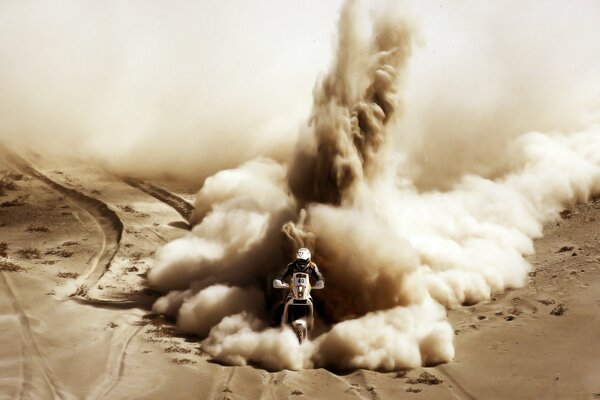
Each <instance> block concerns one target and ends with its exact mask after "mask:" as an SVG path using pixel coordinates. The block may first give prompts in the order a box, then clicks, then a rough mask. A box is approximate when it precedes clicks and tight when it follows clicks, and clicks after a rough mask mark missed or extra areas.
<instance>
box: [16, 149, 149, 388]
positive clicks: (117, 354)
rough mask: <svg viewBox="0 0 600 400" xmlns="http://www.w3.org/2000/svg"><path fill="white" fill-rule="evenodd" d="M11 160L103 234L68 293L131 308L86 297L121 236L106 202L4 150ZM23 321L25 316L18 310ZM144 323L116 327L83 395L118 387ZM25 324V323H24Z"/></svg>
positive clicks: (102, 304) (107, 304)
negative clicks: (100, 372)
mask: <svg viewBox="0 0 600 400" xmlns="http://www.w3.org/2000/svg"><path fill="white" fill-rule="evenodd" d="M7 154H8V157H9V158H10V161H11V163H12V164H14V166H15V167H16V169H18V170H20V171H21V172H23V173H26V174H28V175H30V176H31V177H33V178H35V179H38V180H39V181H41V182H43V183H45V184H46V185H48V186H50V187H51V188H52V189H54V190H55V191H57V192H59V193H61V194H64V195H66V196H67V197H68V198H69V199H70V200H71V201H72V202H73V203H74V204H75V205H77V206H78V207H79V208H80V209H81V210H83V211H84V212H86V213H87V214H89V215H90V217H91V218H92V220H93V221H94V222H95V223H96V225H97V227H98V232H99V234H100V235H101V237H102V245H101V248H100V250H99V251H98V252H97V253H96V255H95V256H94V257H93V258H92V259H91V260H90V263H89V265H90V266H89V268H87V269H86V271H85V272H84V273H83V274H81V277H80V278H79V279H78V280H77V283H78V287H77V290H76V291H75V292H73V293H71V294H70V295H69V297H70V298H71V299H72V300H75V301H76V302H77V303H79V304H84V305H92V306H100V307H109V308H117V309H118V308H132V307H136V306H137V305H138V304H137V302H136V301H122V300H114V301H113V300H104V299H94V298H91V297H89V296H88V290H89V288H91V287H93V286H94V285H96V284H97V282H98V281H99V280H100V279H101V278H102V276H103V275H104V273H105V272H106V271H108V269H109V268H110V264H111V262H112V260H113V259H114V257H115V255H116V254H117V252H118V251H119V247H120V241H121V237H122V235H123V229H124V226H123V223H122V221H121V219H120V218H119V217H118V215H117V214H116V213H115V212H114V211H113V210H111V209H110V208H109V207H108V205H107V204H106V203H104V202H102V201H100V200H98V199H95V198H93V197H90V196H87V195H85V194H83V193H81V192H79V191H77V190H75V189H72V188H68V187H66V186H63V185H61V184H60V183H58V182H56V181H54V180H52V179H50V178H49V177H48V176H46V175H44V174H43V173H41V172H39V171H38V170H37V169H35V168H34V167H33V166H32V165H31V164H29V163H28V162H27V161H26V160H25V159H23V158H22V157H20V156H19V155H17V154H15V153H12V152H10V153H9V152H7ZM20 315H22V317H23V318H25V320H27V318H26V315H25V313H24V312H23V311H21V313H20ZM144 325H145V323H143V322H142V323H139V322H133V323H132V322H130V321H128V322H127V323H126V324H125V327H124V328H121V329H119V331H118V332H117V333H115V334H114V335H113V339H112V340H111V344H110V351H109V357H108V359H107V366H106V367H105V371H104V373H105V375H104V378H103V379H102V380H101V382H100V383H99V384H98V385H97V386H96V387H95V389H91V390H90V393H91V394H90V395H89V396H87V397H86V398H91V399H101V398H106V396H108V394H109V393H110V392H111V391H112V390H113V389H114V388H115V387H116V386H117V384H118V383H119V382H120V380H121V378H122V376H123V370H124V368H125V357H126V354H127V348H128V346H129V344H130V342H131V340H132V339H133V337H134V336H135V335H136V334H137V333H138V332H139V331H140V330H141V329H142V327H143V326H144ZM27 327H28V323H27ZM29 338H30V339H31V343H33V345H34V346H35V342H34V341H33V336H32V334H31V332H30V331H29ZM35 351H36V353H35V354H37V356H38V359H39V362H40V363H41V365H42V366H43V367H44V371H46V376H47V380H48V381H49V382H50V383H52V387H53V395H54V394H55V393H56V395H54V398H60V399H63V398H64V399H70V398H71V396H69V397H66V396H65V395H63V394H62V393H61V392H60V391H58V389H56V387H57V386H56V383H55V380H54V378H53V377H52V375H51V372H50V370H49V369H48V368H47V367H46V364H45V362H44V360H43V358H42V357H41V355H40V353H39V351H37V348H35Z"/></svg>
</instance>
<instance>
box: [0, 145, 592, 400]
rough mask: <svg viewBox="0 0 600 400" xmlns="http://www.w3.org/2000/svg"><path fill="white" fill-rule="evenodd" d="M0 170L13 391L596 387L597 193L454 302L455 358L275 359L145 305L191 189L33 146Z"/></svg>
mask: <svg viewBox="0 0 600 400" xmlns="http://www.w3.org/2000/svg"><path fill="white" fill-rule="evenodd" d="M0 169H1V173H2V187H1V189H2V191H1V197H0V227H1V232H2V235H1V238H0V242H1V243H0V269H1V273H0V286H1V290H0V313H1V316H0V329H1V331H2V338H3V340H2V341H1V342H0V354H1V358H0V360H1V362H0V397H1V398H3V399H13V398H21V399H53V398H59V399H100V398H106V399H136V398H137V399H163V398H172V399H187V398H195V399H230V400H234V399H284V398H297V399H302V398H310V399H332V398H336V399H344V398H347V399H352V398H358V399H413V398H414V399H418V398H422V399H425V398H436V399H492V398H493V399H515V398H522V399H531V398H544V399H566V398H568V399H592V398H600V361H598V360H600V347H599V346H598V345H597V339H598V332H600V317H599V316H598V313H599V311H600V300H599V298H598V293H599V291H600V270H599V268H598V266H599V264H600V252H599V251H598V241H599V240H600V229H599V224H600V200H594V201H591V202H589V203H585V204H579V205H577V206H575V207H574V208H572V209H569V210H565V211H564V212H562V213H561V218H560V219H559V220H557V221H554V222H552V223H551V224H549V225H547V226H546V228H545V236H544V238H543V239H541V240H538V241H536V243H535V247H536V254H535V255H534V256H532V257H530V259H529V261H530V262H531V264H532V265H533V267H534V269H533V271H532V272H531V273H530V281H529V284H528V285H527V286H526V287H523V288H521V289H517V290H510V291H508V292H506V293H503V294H498V295H496V296H495V297H493V298H492V300H490V301H487V302H484V303H480V304H477V305H472V306H467V307H463V308H460V309H456V310H451V311H449V317H450V320H451V322H452V325H453V327H454V329H455V334H456V335H455V345H456V358H455V359H454V360H453V361H452V362H450V363H448V364H444V365H438V366H435V367H431V368H419V369H414V370H403V371H396V372H387V373H381V372H373V371H366V370H355V371H328V370H325V369H314V370H302V371H288V370H285V371H279V372H270V371H266V370H264V369H261V368H258V367H255V366H245V367H231V366H227V365H221V364H219V363H217V362H215V361H214V360H211V358H210V357H209V356H207V355H206V354H205V353H204V352H203V351H202V348H201V345H200V340H199V338H196V337H185V336H183V335H180V334H178V333H177V332H176V331H175V329H174V326H173V324H172V323H171V322H169V321H167V320H165V319H164V318H162V317H158V316H156V315H153V314H152V313H151V312H150V308H151V304H152V302H153V301H154V300H155V299H156V297H157V295H158V294H157V293H155V292H153V291H151V290H150V289H148V288H147V287H146V283H145V273H146V272H147V270H148V268H149V267H150V266H151V263H152V254H153V253H154V251H155V250H156V249H157V248H158V247H159V246H161V245H162V244H163V243H165V242H166V241H169V240H172V239H174V238H177V237H180V236H182V235H184V234H185V232H186V229H187V227H188V225H187V220H186V218H187V217H189V215H190V212H191V210H192V208H191V205H190V204H191V200H190V199H191V197H190V195H191V193H192V192H193V191H194V190H195V189H196V188H189V189H188V190H186V189H185V188H184V187H182V185H180V184H173V183H170V182H168V180H164V181H159V182H150V181H147V180H143V179H139V178H135V179H134V178H131V177H118V176H114V175H113V174H110V173H108V172H106V171H104V170H103V169H101V168H99V167H97V166H94V165H91V164H89V163H84V162H82V161H79V160H76V159H65V158H64V157H61V158H57V157H47V156H40V155H35V154H25V155H16V154H14V153H7V154H6V155H4V156H3V157H2V160H1V167H0Z"/></svg>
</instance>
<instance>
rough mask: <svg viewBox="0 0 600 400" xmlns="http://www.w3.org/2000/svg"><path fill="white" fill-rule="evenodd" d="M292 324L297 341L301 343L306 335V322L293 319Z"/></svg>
mask: <svg viewBox="0 0 600 400" xmlns="http://www.w3.org/2000/svg"><path fill="white" fill-rule="evenodd" d="M292 325H293V328H294V333H295V334H296V337H297V338H298V343H300V344H302V342H303V341H305V340H306V337H307V336H308V332H307V329H306V322H304V321H294V323H293V324H292Z"/></svg>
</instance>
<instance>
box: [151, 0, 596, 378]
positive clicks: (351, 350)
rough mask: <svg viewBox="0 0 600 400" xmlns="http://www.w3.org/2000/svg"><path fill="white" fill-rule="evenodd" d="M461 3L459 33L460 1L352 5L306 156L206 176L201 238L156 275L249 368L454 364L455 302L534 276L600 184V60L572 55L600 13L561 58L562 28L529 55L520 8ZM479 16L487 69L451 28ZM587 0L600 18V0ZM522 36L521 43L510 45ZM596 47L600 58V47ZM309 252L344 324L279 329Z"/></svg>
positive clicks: (201, 328)
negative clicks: (296, 262)
mask: <svg viewBox="0 0 600 400" xmlns="http://www.w3.org/2000/svg"><path fill="white" fill-rule="evenodd" d="M461 4H462V5H461V6H460V7H457V8H456V9H453V10H444V12H445V13H447V14H448V15H450V20H452V21H453V22H450V23H448V24H447V25H442V26H444V27H446V28H440V31H437V34H438V35H441V36H445V37H446V40H447V42H443V41H441V42H440V41H436V38H437V39H439V36H435V35H433V36H431V33H430V32H431V30H429V29H430V28H431V25H428V23H427V22H426V21H427V18H428V15H430V16H431V18H432V19H433V21H434V22H436V21H437V22H439V17H440V15H444V16H445V15H446V14H443V12H440V11H435V12H432V13H431V14H428V12H427V11H429V9H430V8H431V6H430V5H426V6H422V7H423V8H422V9H419V7H416V6H413V8H415V9H414V10H412V11H407V10H406V8H403V7H402V5H401V4H399V3H397V2H394V3H392V2H387V3H386V2H383V3H369V4H366V3H364V2H360V1H352V0H350V1H346V2H345V3H344V5H343V7H342V10H341V12H340V19H339V23H338V36H337V45H336V49H335V58H334V60H333V62H332V64H331V68H330V69H329V72H328V73H327V74H325V75H324V76H323V77H322V78H320V79H319V80H318V81H317V83H316V85H315V87H314V91H313V104H312V111H311V113H310V117H309V118H308V123H307V124H306V126H305V127H303V128H302V129H301V132H300V134H299V137H298V141H297V143H296V147H295V150H294V153H293V154H294V155H293V159H292V160H290V162H289V163H282V162H279V161H274V160H270V159H267V158H258V159H255V160H252V161H248V162H245V163H242V164H241V165H240V166H239V167H237V168H233V169H227V170H222V171H220V172H218V173H216V174H215V175H213V176H212V177H210V178H208V179H206V181H205V183H204V185H203V187H202V189H201V190H200V191H199V192H198V194H197V196H196V212H195V214H194V218H193V222H194V224H195V226H194V228H193V230H192V232H191V233H190V234H189V235H188V236H186V237H184V238H182V239H178V240H176V241H173V242H171V243H169V244H167V245H166V246H165V247H164V248H162V249H161V250H160V251H159V252H158V254H157V258H156V263H155V266H154V267H153V268H152V270H151V271H150V272H149V275H148V280H149V282H150V284H151V285H152V286H153V287H155V288H157V289H159V290H160V291H162V292H163V293H165V295H164V296H163V297H162V298H160V299H159V300H158V301H157V302H156V303H155V305H154V311H155V312H158V313H163V314H167V315H170V316H172V317H174V318H176V319H177V326H178V327H179V329H180V330H182V331H184V332H195V333H197V334H199V335H201V336H202V337H204V341H203V347H204V349H205V351H207V352H208V353H209V354H211V355H212V356H213V357H214V358H215V359H216V360H220V361H223V362H227V363H232V364H237V365H244V364H246V363H253V364H258V365H261V366H264V367H266V368H270V369H281V368H291V369H300V368H311V367H328V368H337V369H346V368H369V369H377V370H394V369H398V368H410V367H417V366H421V365H431V364H435V363H440V362H448V361H450V360H452V358H453V357H454V346H453V337H454V331H453V329H452V326H451V325H450V323H449V322H448V320H447V317H446V312H447V309H451V308H455V307H459V306H461V305H465V304H474V303H477V302H480V301H484V300H486V299H489V298H490V297H491V296H492V295H493V294H494V293H498V292H501V291H503V290H506V289H508V288H514V287H520V286H523V285H525V284H526V282H527V272H528V271H529V270H530V266H529V265H528V263H527V261H526V259H525V256H527V255H529V254H532V253H533V251H534V249H533V239H535V238H539V237H540V236H541V235H542V228H543V224H544V223H545V222H547V221H551V220H552V219H553V218H556V217H557V214H558V212H559V211H560V210H561V209H562V208H563V207H565V206H566V205H568V204H572V203H573V202H576V201H585V200H586V199H588V198H589V197H590V196H592V195H595V194H599V193H600V128H599V127H598V125H594V122H596V123H597V122H598V121H597V120H595V118H596V117H597V116H598V114H597V112H598V106H599V105H600V102H598V100H599V99H598V96H597V93H596V95H595V97H594V95H593V93H592V92H593V91H590V88H589V87H588V86H587V85H586V84H585V82H591V83H590V85H591V86H592V87H595V86H594V85H595V83H593V82H592V81H590V78H591V77H592V76H595V77H596V78H597V72H596V73H595V74H592V73H591V72H590V71H591V70H588V69H587V68H586V67H584V66H578V67H574V66H573V65H572V63H573V62H575V61H578V60H581V54H580V53H579V51H581V50H582V49H587V48H588V46H589V43H588V42H589V37H590V33H592V32H596V33H597V28H592V25H593V24H591V22H592V20H593V18H590V19H585V18H583V17H582V18H583V19H582V20H581V22H582V24H583V26H584V27H585V28H586V29H583V28H582V29H583V30H582V32H579V33H569V34H565V37H566V38H567V39H569V40H573V46H572V47H571V48H568V45H569V44H570V43H562V42H561V43H562V45H563V47H561V49H564V53H561V54H559V55H556V54H555V53H553V52H548V49H549V48H553V44H554V43H557V42H555V41H552V40H551V39H553V38H556V35H557V34H556V31H555V30H554V25H553V24H552V23H549V24H548V25H547V26H546V25H540V33H539V38H540V39H541V40H540V41H536V40H534V39H535V38H534V39H531V40H532V42H531V43H533V44H535V47H532V48H530V49H529V50H530V51H529V52H527V51H525V48H524V47H520V46H519V45H518V43H517V41H516V40H515V38H517V39H518V38H519V34H522V33H523V32H522V31H521V29H523V27H524V26H528V24H529V21H528V19H527V18H524V17H523V15H525V14H526V13H525V14H521V13H522V12H525V11H523V10H522V9H520V8H519V7H520V6H518V5H516V3H510V2H508V3H505V2H503V3H501V4H503V5H502V6H498V7H499V8H500V9H501V10H500V11H502V12H501V13H500V14H499V15H500V17H498V18H496V17H494V15H495V14H494V12H489V11H487V12H484V10H482V9H481V8H479V7H480V6H478V5H476V4H473V3H469V2H466V3H464V4H463V3H461ZM499 4H500V3H499ZM505 4H506V5H505ZM519 4H520V3H519ZM407 7H408V6H407ZM504 7H506V8H504ZM524 7H525V9H527V10H530V11H531V10H533V11H536V10H537V11H539V12H540V13H541V15H542V16H547V15H546V14H547V12H542V11H540V10H539V9H538V8H537V6H535V5H534V4H533V3H527V5H526V6H524ZM553 7H555V8H556V7H558V8H560V7H562V6H561V5H559V4H556V3H553ZM467 10H470V12H472V13H473V15H472V18H473V19H472V20H471V21H469V23H468V24H466V25H465V26H466V28H465V31H466V32H467V33H473V32H486V29H488V28H487V26H488V24H489V23H491V24H492V25H494V23H495V24H496V27H491V28H489V29H490V31H489V32H490V35H489V37H491V38H489V37H488V36H486V38H485V39H483V38H481V36H476V35H475V36H474V37H473V38H472V40H471V41H472V42H473V43H476V44H477V46H475V49H476V52H475V53H482V54H484V55H485V57H484V59H485V62H481V63H480V64H477V65H472V64H471V62H472V61H473V62H475V61H481V59H475V58H468V57H466V58H461V57H460V56H464V55H465V54H469V51H471V50H472V49H471V50H469V51H465V49H464V48H460V46H465V43H471V41H469V40H465V37H462V36H461V37H460V38H459V39H456V38H453V37H452V36H451V35H450V38H448V35H446V33H447V32H446V31H444V29H448V28H447V27H448V26H449V27H450V28H452V29H454V28H456V26H457V25H460V24H459V22H460V23H462V22H463V21H464V16H465V15H464V14H461V12H466V11H467ZM577 10H578V11H577V12H576V14H575V15H582V16H583V15H596V16H597V15H598V14H597V11H598V8H597V6H595V5H593V4H592V3H585V4H583V3H582V5H581V6H580V8H577ZM590 10H593V11H594V12H596V14H594V13H586V11H590ZM494 11H498V10H494ZM453 13H456V15H454V14H453ZM406 15H415V17H414V18H412V17H411V18H408V17H406ZM481 15H483V16H482V17H480V16H481ZM557 15H560V14H557ZM513 16H518V17H519V18H524V20H520V21H519V20H518V19H517V22H515V25H514V29H515V32H516V33H515V35H514V36H513V35H510V34H507V35H506V36H507V38H500V39H498V38H496V37H495V35H494V34H498V32H504V31H503V29H504V28H505V27H506V26H505V25H506V23H507V21H508V20H511V18H512V17H513ZM436 18H437V19H436ZM553 18H554V19H557V21H558V22H559V23H558V24H557V25H556V26H558V27H560V26H562V24H564V21H562V20H561V19H560V16H554V17H553ZM421 20H425V23H423V24H421ZM551 22H552V21H551ZM417 26H419V28H417ZM484 26H485V27H486V28H485V29H484ZM434 32H435V29H434ZM536 36H537V34H536ZM454 39H456V40H454ZM467 39H468V38H467ZM496 39H498V40H496ZM509 39H511V40H515V41H514V42H511V41H510V40H509ZM586 39H587V40H588V42H585V40H586ZM453 40H454V41H453ZM528 40H530V39H528ZM528 40H526V41H525V42H526V43H527V41H528ZM582 41H583V42H582ZM506 42H510V44H511V45H514V48H511V49H509V48H503V47H498V46H497V45H498V44H502V43H506ZM440 43H446V44H447V43H456V44H457V46H458V48H457V49H456V50H455V53H456V54H454V57H455V61H453V64H449V65H445V64H443V63H439V61H440V60H445V59H446V57H448V53H446V51H447V50H448V49H443V50H444V51H442V53H443V54H442V56H441V58H440V57H434V56H432V55H431V53H427V50H423V49H427V48H428V47H427V46H434V48H439V47H438V46H440ZM467 48H468V46H467ZM573 48H575V49H576V51H575V50H573ZM498 49H502V50H503V51H504V52H506V53H505V54H498V53H502V51H498ZM475 53H471V55H472V54H475ZM588 54H592V55H594V57H593V59H592V60H590V64H589V65H600V64H599V63H598V60H599V59H600V57H598V56H599V54H598V52H597V51H595V52H592V53H588ZM540 55H542V56H544V57H541V59H542V60H546V62H550V61H551V62H552V64H551V65H550V64H548V68H547V71H546V69H545V68H541V66H540V61H539V59H538V56H540ZM551 55H552V57H550V56H551ZM511 56H514V57H513V58H511ZM428 57H429V58H428ZM504 57H506V58H504ZM456 60H458V64H459V65H456V64H457V61H456ZM436 61H437V62H438V63H436ZM542 64H543V63H542ZM523 65H527V66H529V67H531V71H529V70H527V71H526V72H524V71H523V69H527V68H525V67H523ZM578 65H579V64H578ZM459 67H460V68H459ZM444 68H445V71H444V72H440V73H439V75H437V71H439V70H443V69H444ZM461 68H462V69H461ZM598 70H600V69H598ZM545 71H546V72H545ZM576 71H577V72H579V73H577V74H575V73H573V74H570V73H567V72H576ZM596 71H597V70H596ZM473 74H474V75H473ZM477 74H479V75H477ZM494 74H497V76H495V75H494ZM532 74H537V76H536V78H537V79H536V80H531V79H529V78H530V77H531V76H532ZM471 75H473V76H471ZM557 77H558V78H559V79H558V80H559V83H560V84H556V82H557V81H556V80H554V79H553V78H557ZM467 78H471V79H467ZM428 79H429V81H428ZM473 82H475V83H481V87H479V86H477V85H475V86H471V85H472V84H473ZM417 84H418V86H415V85H417ZM566 87H569V92H568V93H567V92H563V89H565V88H566ZM562 94H564V96H561V95H562ZM559 113H564V114H561V115H559V116H556V115H555V114H559ZM548 114H550V116H548ZM457 121H458V122H457ZM457 143H458V144H460V146H458V145H457ZM457 147H458V148H457ZM298 246H309V247H310V248H311V250H312V251H313V253H314V254H315V260H316V262H317V263H318V264H319V267H320V268H321V269H322V272H323V273H324V275H325V277H326V288H325V289H324V290H323V291H322V292H321V293H319V296H318V299H317V301H318V302H319V303H320V304H322V305H323V308H324V312H323V315H322V316H323V317H324V323H325V324H326V325H327V327H326V328H325V329H324V332H322V333H321V334H320V335H319V336H317V337H315V338H313V340H312V341H309V342H305V343H303V344H302V345H299V344H298V343H297V341H296V340H295V338H294V335H293V333H292V332H291V330H290V329H289V328H287V327H272V326H271V324H270V322H269V316H268V315H266V309H268V308H269V307H268V306H265V304H267V303H268V300H269V298H270V296H269V292H270V289H268V288H269V286H270V281H271V279H272V278H273V276H274V275H275V274H276V273H277V272H278V271H279V270H280V269H281V268H282V267H283V266H284V265H285V262H286V261H287V260H289V258H290V257H292V256H293V250H294V249H295V248H296V247H298Z"/></svg>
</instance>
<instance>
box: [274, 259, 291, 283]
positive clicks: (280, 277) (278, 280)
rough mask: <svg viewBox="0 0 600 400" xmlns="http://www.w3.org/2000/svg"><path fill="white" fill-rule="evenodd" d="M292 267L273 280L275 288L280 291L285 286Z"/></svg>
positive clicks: (289, 266) (288, 267)
mask: <svg viewBox="0 0 600 400" xmlns="http://www.w3.org/2000/svg"><path fill="white" fill-rule="evenodd" d="M291 268H292V265H291V264H288V266H287V267H286V268H285V269H284V270H283V271H282V272H281V273H280V274H279V275H278V276H277V277H276V278H275V279H273V287H274V288H276V289H278V288H279V287H281V286H283V284H284V283H283V282H285V280H286V278H287V277H288V276H289V275H291Z"/></svg>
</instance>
